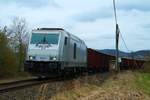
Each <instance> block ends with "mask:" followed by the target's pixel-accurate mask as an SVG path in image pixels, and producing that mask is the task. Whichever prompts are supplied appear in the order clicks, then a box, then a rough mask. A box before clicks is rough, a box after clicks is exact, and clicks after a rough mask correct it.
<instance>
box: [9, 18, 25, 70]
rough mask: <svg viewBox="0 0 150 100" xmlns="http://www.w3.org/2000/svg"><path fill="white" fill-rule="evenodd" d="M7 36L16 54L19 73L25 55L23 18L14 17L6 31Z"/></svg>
mask: <svg viewBox="0 0 150 100" xmlns="http://www.w3.org/2000/svg"><path fill="white" fill-rule="evenodd" d="M6 30H7V29H6ZM7 36H8V37H9V38H10V44H11V46H12V48H13V49H14V50H15V52H16V53H17V54H18V59H19V71H21V69H22V66H23V60H24V54H25V43H26V40H27V37H28V28H27V22H26V20H25V19H24V18H19V17H15V18H14V19H13V21H12V24H11V25H10V27H9V29H8V31H7Z"/></svg>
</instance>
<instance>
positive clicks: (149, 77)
mask: <svg viewBox="0 0 150 100" xmlns="http://www.w3.org/2000/svg"><path fill="white" fill-rule="evenodd" d="M136 84H137V86H138V87H139V88H141V89H142V90H143V91H144V92H145V93H147V94H148V95H150V73H138V74H137V75H136Z"/></svg>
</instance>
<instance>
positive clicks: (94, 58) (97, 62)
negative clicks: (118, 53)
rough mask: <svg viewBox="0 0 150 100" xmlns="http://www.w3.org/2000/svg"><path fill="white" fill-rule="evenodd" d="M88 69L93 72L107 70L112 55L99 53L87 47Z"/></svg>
mask: <svg viewBox="0 0 150 100" xmlns="http://www.w3.org/2000/svg"><path fill="white" fill-rule="evenodd" d="M87 53H88V55H87V61H88V69H90V70H92V71H94V72H99V71H101V72H105V71H108V70H109V65H110V61H111V60H112V59H114V57H113V56H110V55H106V54H104V53H100V52H98V51H96V50H93V49H91V48H88V49H87Z"/></svg>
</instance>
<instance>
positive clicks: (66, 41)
mask: <svg viewBox="0 0 150 100" xmlns="http://www.w3.org/2000/svg"><path fill="white" fill-rule="evenodd" d="M67 40H68V39H67V37H65V43H64V44H65V45H67Z"/></svg>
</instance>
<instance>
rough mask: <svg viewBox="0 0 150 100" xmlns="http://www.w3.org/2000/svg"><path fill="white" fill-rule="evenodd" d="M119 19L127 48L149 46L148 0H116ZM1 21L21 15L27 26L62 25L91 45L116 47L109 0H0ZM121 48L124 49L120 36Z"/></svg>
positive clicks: (134, 48) (149, 16)
mask: <svg viewBox="0 0 150 100" xmlns="http://www.w3.org/2000/svg"><path fill="white" fill-rule="evenodd" d="M116 6H117V16H118V23H119V25H120V30H121V33H122V36H123V38H124V40H125V42H126V44H127V46H128V48H129V49H130V50H133V51H137V50H142V49H150V0H116ZM0 9H1V11H0V25H1V26H2V25H9V24H10V23H11V21H12V19H13V18H14V17H16V16H18V17H23V18H25V19H26V21H27V22H28V25H29V27H30V28H32V29H33V28H38V27H62V28H64V29H66V30H67V31H68V32H70V33H72V34H74V35H76V36H78V37H80V38H81V39H83V40H84V41H85V43H86V44H87V46H88V47H90V48H94V49H112V48H115V21H114V15H113V5H112V0H0ZM119 48H120V50H123V51H127V49H126V48H125V46H124V44H123V42H122V40H121V39H120V45H119Z"/></svg>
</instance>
